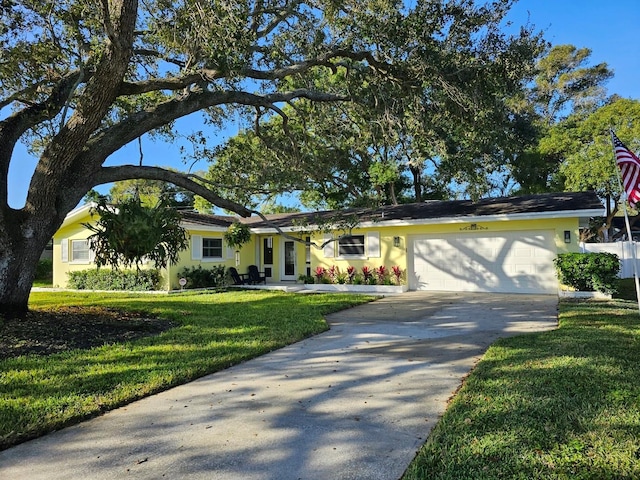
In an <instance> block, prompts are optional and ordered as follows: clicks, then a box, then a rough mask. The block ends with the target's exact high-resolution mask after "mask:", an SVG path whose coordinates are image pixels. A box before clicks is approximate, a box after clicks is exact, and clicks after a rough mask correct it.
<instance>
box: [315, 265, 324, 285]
mask: <svg viewBox="0 0 640 480" xmlns="http://www.w3.org/2000/svg"><path fill="white" fill-rule="evenodd" d="M326 274H327V269H326V268H324V267H316V271H315V273H314V275H315V277H316V283H322V279H323V278H324V277H325V275H326Z"/></svg>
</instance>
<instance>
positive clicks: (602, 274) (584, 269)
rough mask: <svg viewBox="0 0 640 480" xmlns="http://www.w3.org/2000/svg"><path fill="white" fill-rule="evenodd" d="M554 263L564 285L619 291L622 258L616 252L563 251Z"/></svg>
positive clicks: (584, 289)
mask: <svg viewBox="0 0 640 480" xmlns="http://www.w3.org/2000/svg"><path fill="white" fill-rule="evenodd" d="M554 263H555V266H556V270H557V272H558V277H559V279H560V282H562V283H563V284H564V285H567V286H569V287H572V288H575V289H576V290H578V291H597V292H602V293H608V294H611V293H615V292H616V291H617V286H618V273H619V272H620V260H619V259H618V256H617V255H616V254H615V253H606V252H601V253H561V254H559V255H558V257H557V258H556V259H555V260H554Z"/></svg>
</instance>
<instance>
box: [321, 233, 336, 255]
mask: <svg viewBox="0 0 640 480" xmlns="http://www.w3.org/2000/svg"><path fill="white" fill-rule="evenodd" d="M331 238H332V235H330V234H328V233H327V234H325V236H324V241H325V242H326V241H328V240H330V239H331ZM323 243H324V242H323ZM335 243H336V242H335V241H331V242H329V243H327V244H326V245H325V246H324V248H323V250H322V252H323V254H324V257H325V258H333V257H335V256H336V253H335Z"/></svg>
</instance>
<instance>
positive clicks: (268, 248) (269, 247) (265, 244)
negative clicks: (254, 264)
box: [262, 237, 273, 265]
mask: <svg viewBox="0 0 640 480" xmlns="http://www.w3.org/2000/svg"><path fill="white" fill-rule="evenodd" d="M262 252H263V256H264V258H263V262H262V263H264V264H265V265H273V237H267V238H265V239H263V240H262Z"/></svg>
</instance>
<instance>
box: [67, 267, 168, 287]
mask: <svg viewBox="0 0 640 480" xmlns="http://www.w3.org/2000/svg"><path fill="white" fill-rule="evenodd" d="M161 282H162V276H161V275H160V272H159V271H158V270H155V269H152V270H138V271H136V270H108V269H100V270H98V269H90V270H80V271H77V272H69V283H68V286H69V288H75V289H77V290H130V291H151V290H158V289H159V288H160V284H161Z"/></svg>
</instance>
